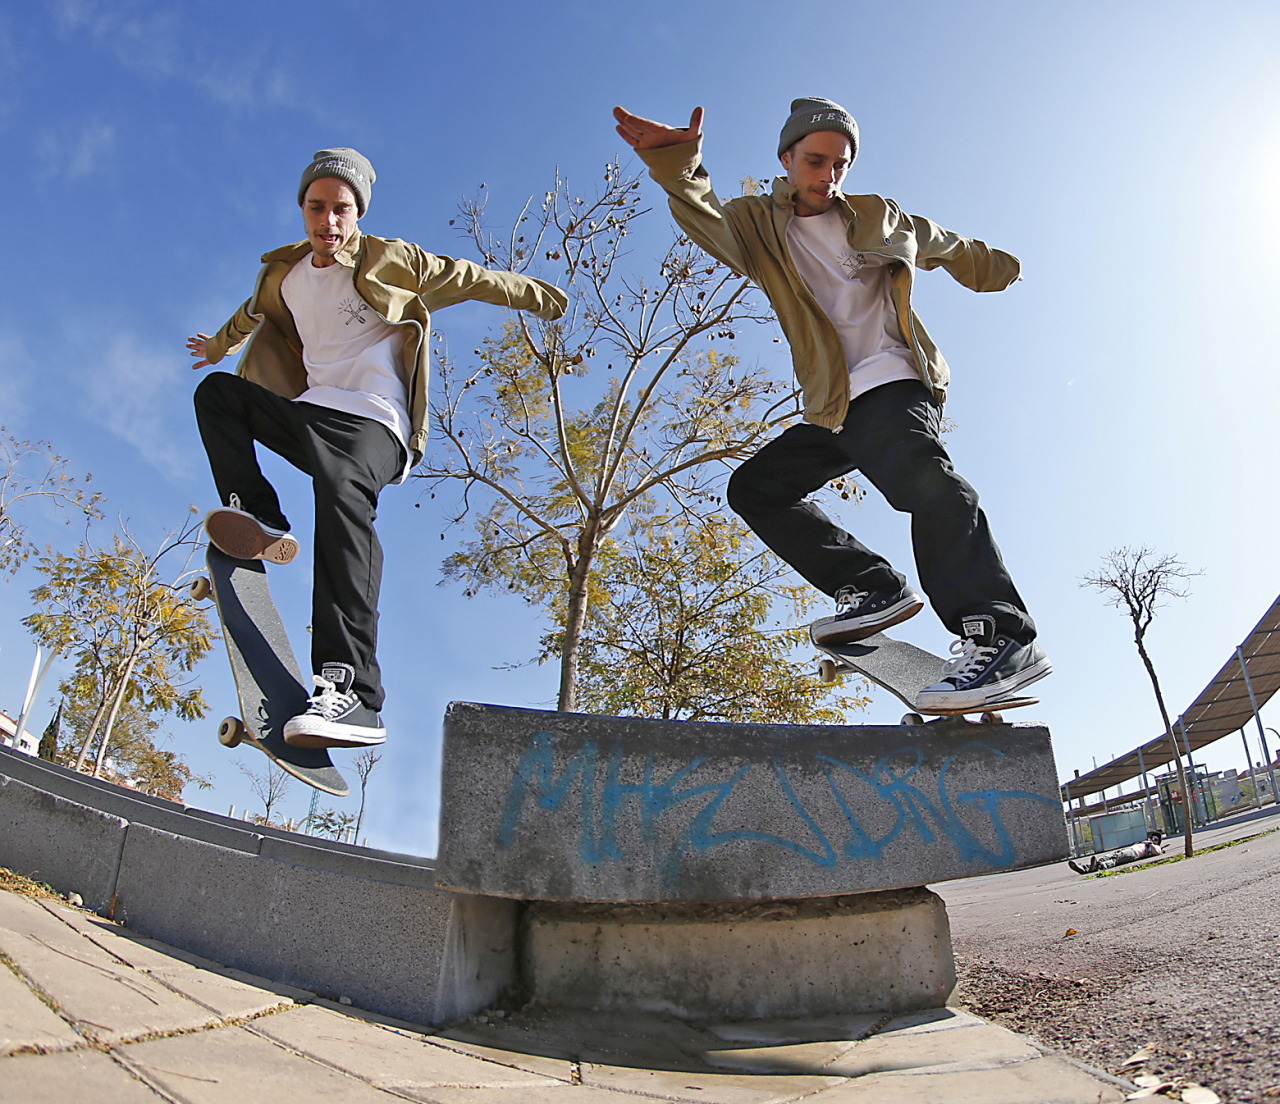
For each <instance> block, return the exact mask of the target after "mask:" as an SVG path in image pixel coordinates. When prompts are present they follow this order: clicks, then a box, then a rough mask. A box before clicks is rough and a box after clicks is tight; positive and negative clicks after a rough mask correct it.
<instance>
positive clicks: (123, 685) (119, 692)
mask: <svg viewBox="0 0 1280 1104" xmlns="http://www.w3.org/2000/svg"><path fill="white" fill-rule="evenodd" d="M137 662H138V653H137V652H135V653H134V654H133V655H131V656H130V657H129V662H128V663H127V664H125V668H124V672H123V674H122V675H121V676H120V682H119V683H118V684H117V687H116V696H115V700H114V701H113V702H112V703H111V713H110V715H109V716H108V717H107V720H106V723H105V724H104V725H103V726H102V741H101V743H99V744H98V758H97V760H96V761H95V762H94V764H93V777H94V778H101V777H102V761H103V760H104V759H105V758H106V757H107V742H108V741H109V740H110V739H111V730H112V729H113V728H114V727H115V724H116V715H117V714H118V713H119V712H120V706H121V705H122V704H123V703H124V696H125V694H127V693H128V692H129V679H130V678H132V677H133V667H134V664H135V663H137Z"/></svg>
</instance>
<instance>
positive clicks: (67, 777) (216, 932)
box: [0, 752, 517, 1024]
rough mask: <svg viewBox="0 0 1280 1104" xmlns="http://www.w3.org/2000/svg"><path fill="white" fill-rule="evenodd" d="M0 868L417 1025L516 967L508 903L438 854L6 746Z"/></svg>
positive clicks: (0, 774)
mask: <svg viewBox="0 0 1280 1104" xmlns="http://www.w3.org/2000/svg"><path fill="white" fill-rule="evenodd" d="M0 865H4V866H8V867H10V868H11V869H14V870H16V871H18V872H20V873H23V874H28V875H30V876H32V877H35V878H38V879H39V880H40V881H43V882H47V883H48V884H49V885H51V886H53V888H54V889H56V890H58V891H59V892H62V893H67V892H70V891H73V890H74V891H75V892H77V893H79V894H80V895H81V897H83V898H84V901H85V903H86V905H88V906H89V907H90V908H92V909H93V910H94V911H96V912H99V913H101V914H103V915H107V916H110V917H112V918H113V919H115V920H118V921H121V922H122V923H125V924H127V925H128V926H129V927H130V928H132V929H133V930H135V931H137V932H140V933H142V934H144V935H150V936H155V937H156V938H159V939H162V940H164V941H165V942H166V943H169V944H171V945H173V946H175V947H180V948H183V949H185V950H189V951H193V952H195V953H196V954H200V955H204V956H206V957H208V958H212V959H214V960H216V961H218V962H221V963H224V964H226V965H228V966H234V967H238V968H240V969H243V970H247V971H249V972H251V973H254V974H258V975H260V976H262V977H267V978H270V979H272V980H274V981H279V982H284V983H286V984H290V985H295V986H299V987H301V988H304V989H309V990H312V991H314V992H318V993H321V994H323V995H325V996H331V997H342V996H345V997H349V998H350V999H351V1000H352V1001H353V1002H355V1003H356V1004H358V1005H359V1006H360V1007H363V1008H366V1009H369V1010H371V1011H374V1012H381V1013H384V1014H386V1015H391V1016H397V1017H400V1018H403V1019H407V1020H412V1021H414V1022H417V1023H424V1024H433V1023H441V1022H444V1021H447V1020H451V1019H456V1018H458V1017H460V1016H464V1015H467V1014H469V1013H472V1012H475V1011H477V1010H479V1009H481V1008H484V1007H487V1006H488V1005H490V1004H492V1003H493V1002H494V1000H495V999H496V998H497V996H498V994H499V993H500V992H501V991H502V990H503V989H504V988H506V987H507V986H508V985H510V984H511V983H512V982H513V981H514V980H515V977H516V946H515V943H516V932H517V907H516V905H515V904H514V903H513V902H511V901H506V900H502V899H499V898H473V897H468V896H466V895H461V894H454V893H448V892H445V891H443V890H441V889H438V888H436V886H435V884H434V881H435V877H434V864H433V863H432V861H431V860H429V859H423V858H419V857H416V856H407V855H394V854H390V853H386V852H380V851H373V850H370V849H367V848H359V847H352V846H350V845H346V844H341V845H339V844H332V843H330V841H325V840H318V839H314V838H312V837H309V836H300V835H296V834H294V833H289V832H282V831H280V830H278V829H267V828H264V829H262V830H261V831H258V830H257V829H256V826H250V825H248V824H247V823H245V822H244V821H236V820H232V819H231V818H228V817H220V816H217V815H216V814H211V813H205V812H203V811H200V810H186V809H184V808H183V807H182V806H180V805H176V804H174V803H173V802H170V801H163V800H160V799H144V795H136V796H135V795H133V794H132V792H131V791H128V790H125V789H123V788H121V787H119V786H113V785H111V784H110V783H104V782H101V781H98V780H94V779H89V778H87V777H86V776H84V775H80V774H77V773H76V772H75V771H69V770H67V769H66V768H63V767H58V766H55V765H53V764H48V763H43V762H40V761H37V760H33V759H31V758H30V757H29V756H26V755H23V754H21V753H13V752H9V753H0Z"/></svg>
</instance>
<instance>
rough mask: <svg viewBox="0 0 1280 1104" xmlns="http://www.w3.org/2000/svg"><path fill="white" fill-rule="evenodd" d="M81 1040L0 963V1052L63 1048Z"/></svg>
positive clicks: (78, 1044)
mask: <svg viewBox="0 0 1280 1104" xmlns="http://www.w3.org/2000/svg"><path fill="white" fill-rule="evenodd" d="M83 1043H84V1040H83V1039H81V1038H80V1036H79V1035H77V1034H76V1033H75V1032H74V1031H72V1030H71V1028H70V1027H68V1026H67V1024H66V1022H65V1021H64V1020H63V1019H62V1018H61V1017H60V1016H58V1014H57V1013H56V1012H54V1011H53V1010H52V1009H51V1008H50V1007H49V1006H48V1005H47V1004H45V1003H44V1001H42V1000H41V999H40V998H39V997H37V996H36V995H35V993H33V992H32V991H31V987H30V986H28V985H27V983H26V982H24V981H22V980H21V979H20V978H19V977H17V975H15V974H14V973H13V972H12V971H11V970H9V969H8V967H6V966H5V965H4V964H3V963H0V1055H5V1054H13V1053H14V1052H15V1051H19V1050H29V1049H32V1048H36V1047H38V1048H39V1049H41V1050H66V1049H68V1048H70V1047H77V1046H81V1045H83Z"/></svg>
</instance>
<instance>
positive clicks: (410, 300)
mask: <svg viewBox="0 0 1280 1104" xmlns="http://www.w3.org/2000/svg"><path fill="white" fill-rule="evenodd" d="M310 252H311V246H310V245H309V244H308V243H307V242H305V241H302V242H297V243H295V244H293V245H285V246H281V247H280V248H279V249H275V250H272V251H271V252H270V253H265V254H263V257H262V269H261V270H260V271H259V273H258V281H257V284H256V285H255V286H254V289H253V294H252V295H251V296H250V297H249V298H248V299H247V300H246V301H245V302H244V303H243V304H242V305H241V307H240V309H239V310H237V311H236V313H235V314H234V315H232V317H231V319H230V320H229V321H228V322H227V324H226V325H225V326H223V327H222V329H220V330H219V331H218V332H217V333H216V334H215V335H214V336H213V337H212V338H210V339H209V341H208V342H206V344H205V359H206V360H207V361H208V362H209V363H210V364H216V363H217V362H218V361H219V360H221V359H222V358H223V357H224V356H226V355H227V354H229V353H234V352H236V351H237V350H239V349H240V348H241V347H242V346H244V353H243V355H242V356H241V357H240V363H239V366H238V367H237V369H236V374H237V375H240V376H244V377H245V378H246V379H249V380H252V381H253V382H254V383H258V384H261V385H262V386H263V387H266V388H267V389H268V390H271V391H274V392H275V393H276V394H278V395H283V396H284V397H285V398H287V399H295V398H297V397H298V396H299V395H301V394H302V392H303V391H305V390H306V389H307V370H306V368H305V367H304V365H303V363H302V339H301V338H300V337H299V336H298V328H297V326H296V325H295V324H294V320H293V315H292V314H291V313H290V312H289V308H288V307H287V306H285V302H284V296H283V295H282V294H281V291H280V287H281V284H283V282H284V278H285V275H286V274H287V273H288V271H289V270H290V269H291V268H292V267H293V266H294V265H295V264H297V263H298V261H300V260H301V259H302V258H304V257H306V256H307V255H308V254H309V253H310ZM337 261H338V263H339V264H343V265H346V266H347V267H348V268H352V269H354V270H355V271H354V274H353V278H354V283H355V288H356V291H358V292H359V293H360V296H361V297H362V298H363V299H364V301H365V302H366V303H368V304H369V306H370V307H372V308H373V310H375V311H376V312H377V313H378V315H379V317H381V318H382V320H383V321H384V322H388V323H390V324H391V325H393V326H406V327H408V328H409V332H408V333H406V334H405V342H404V354H403V356H402V357H401V366H400V367H401V371H402V372H403V373H404V375H405V379H404V384H405V393H406V396H407V398H408V407H409V450H410V452H411V453H412V456H413V463H415V464H416V463H418V461H420V460H421V459H422V454H423V452H424V451H425V449H426V444H427V384H428V380H429V373H430V365H429V363H428V362H429V356H430V350H429V347H430V342H429V338H430V336H431V312H432V311H433V310H439V309H440V308H441V307H447V306H449V305H450V304H452V303H461V302H464V301H465V300H468V299H476V300H479V301H480V302H483V303H495V304H497V305H498V306H502V307H510V308H512V309H514V310H527V311H532V312H533V313H534V314H536V315H538V317H540V318H545V319H548V320H550V319H554V318H559V317H560V316H561V315H562V314H563V313H564V311H565V308H566V307H567V306H568V303H569V299H568V296H566V295H565V293H564V292H563V291H561V290H560V289H559V288H557V287H553V286H552V285H551V284H547V283H544V282H543V281H541V280H536V279H534V278H532V277H530V276H521V275H518V274H517V273H514V272H498V271H494V270H492V269H488V268H482V267H481V266H480V265H478V264H473V263H472V262H471V261H464V260H456V259H454V258H452V257H437V256H436V255H435V254H433V253H428V252H427V251H426V250H425V249H423V248H422V247H421V246H418V245H414V244H413V243H412V242H406V241H401V240H400V239H399V238H376V237H373V236H371V235H368V234H361V233H360V232H359V231H357V232H356V235H355V237H353V238H352V240H351V241H350V242H348V243H347V245H345V246H344V247H343V248H342V249H341V250H340V251H339V252H338V254H337ZM246 343H247V344H246Z"/></svg>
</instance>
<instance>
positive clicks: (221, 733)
mask: <svg viewBox="0 0 1280 1104" xmlns="http://www.w3.org/2000/svg"><path fill="white" fill-rule="evenodd" d="M245 735H246V733H245V727H244V722H243V721H242V720H241V719H240V718H239V717H226V718H224V720H223V722H222V724H220V725H218V742H219V743H221V744H222V745H223V746H224V747H229V748H233V747H235V746H236V745H237V744H239V743H240V741H241V740H243V739H244V738H245Z"/></svg>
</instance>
